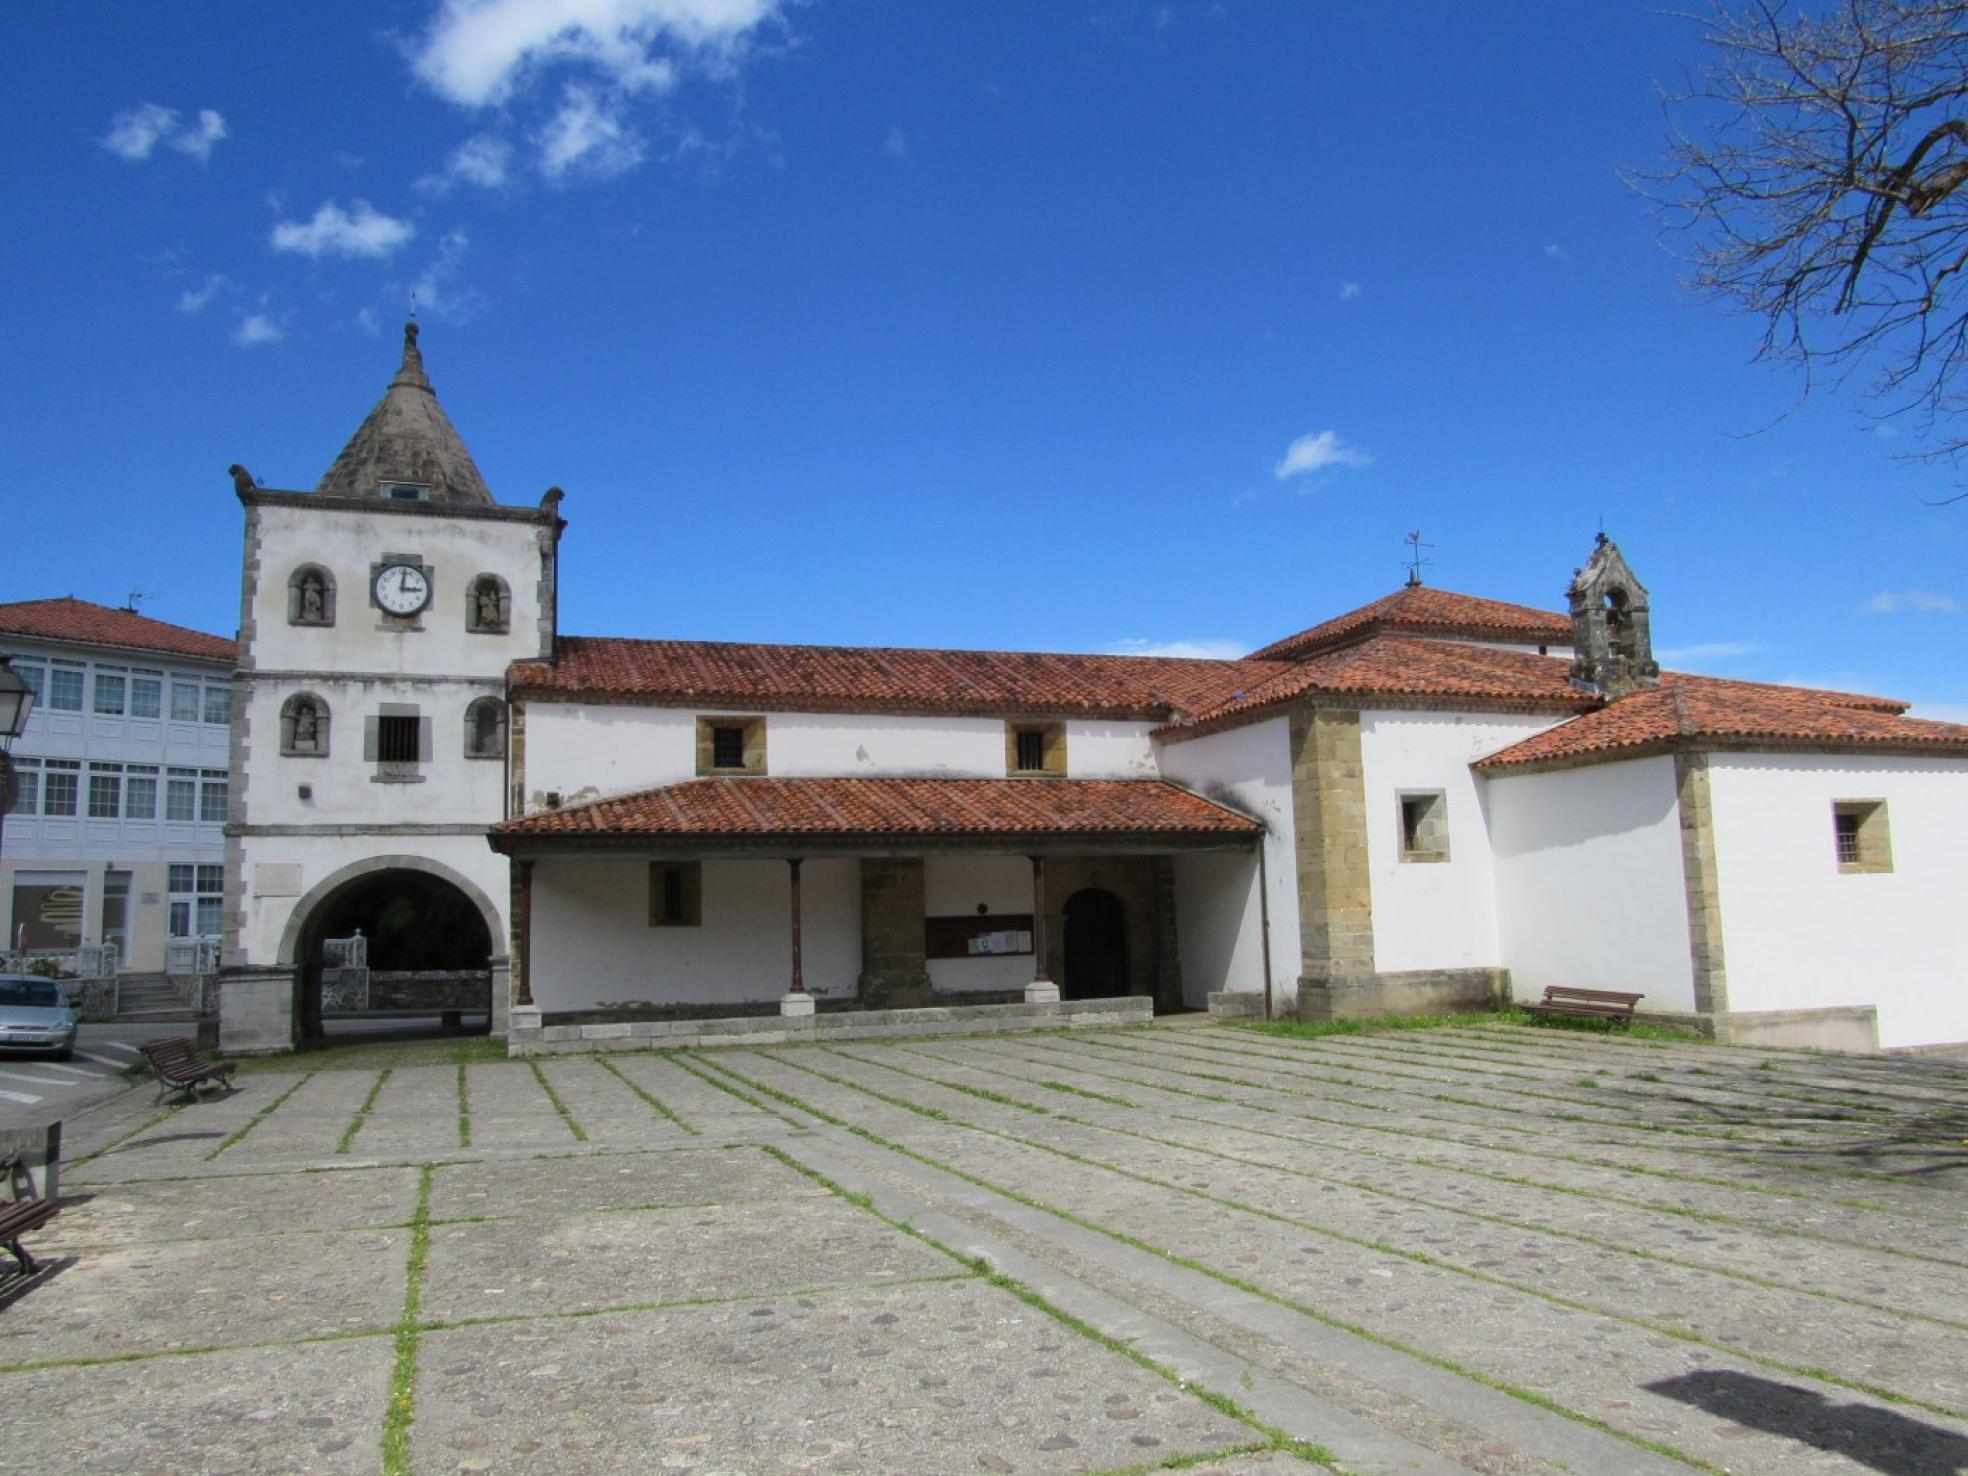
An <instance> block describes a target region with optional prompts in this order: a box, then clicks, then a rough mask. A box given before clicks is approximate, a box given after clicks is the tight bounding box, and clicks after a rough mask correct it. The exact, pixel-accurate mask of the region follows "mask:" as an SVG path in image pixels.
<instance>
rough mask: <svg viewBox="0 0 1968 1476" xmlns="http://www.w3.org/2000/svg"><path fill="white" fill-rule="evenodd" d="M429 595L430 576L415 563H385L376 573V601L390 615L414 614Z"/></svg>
mask: <svg viewBox="0 0 1968 1476" xmlns="http://www.w3.org/2000/svg"><path fill="white" fill-rule="evenodd" d="M430 597H431V589H430V577H429V576H428V575H427V574H425V573H424V571H423V570H422V569H419V568H418V567H417V566H416V565H415V564H385V565H384V566H383V569H382V572H381V573H379V574H377V575H376V603H377V604H378V605H381V606H382V607H383V609H385V610H386V611H388V612H389V613H390V614H392V615H415V614H416V613H417V612H418V611H419V610H421V609H423V608H424V606H426V605H428V604H429V603H430Z"/></svg>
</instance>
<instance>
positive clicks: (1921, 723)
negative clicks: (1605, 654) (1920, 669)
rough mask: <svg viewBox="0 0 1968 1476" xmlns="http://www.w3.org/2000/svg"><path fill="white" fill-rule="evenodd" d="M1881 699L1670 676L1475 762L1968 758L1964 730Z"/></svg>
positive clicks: (1483, 765)
mask: <svg viewBox="0 0 1968 1476" xmlns="http://www.w3.org/2000/svg"><path fill="white" fill-rule="evenodd" d="M1903 707H1904V704H1902V703H1896V702H1893V701H1890V700H1889V699H1886V698H1876V697H1875V698H1867V697H1858V696H1854V695H1853V694H1851V693H1847V692H1820V691H1817V690H1814V689H1813V688H1810V687H1775V686H1766V685H1764V684H1762V683H1760V682H1737V681H1722V680H1718V679H1716V678H1712V677H1697V676H1686V675H1681V674H1679V673H1669V674H1668V675H1666V676H1664V677H1662V679H1661V685H1660V686H1659V687H1657V688H1655V689H1653V690H1652V691H1648V692H1637V693H1635V694H1634V695H1632V696H1631V697H1627V698H1624V699H1622V700H1621V701H1618V702H1614V703H1611V704H1609V705H1607V706H1606V707H1603V708H1600V709H1599V710H1598V711H1597V712H1590V713H1587V714H1585V716H1583V717H1577V718H1573V719H1572V720H1571V721H1570V722H1568V723H1561V724H1559V725H1558V726H1557V727H1555V728H1549V729H1547V730H1546V731H1544V732H1542V733H1539V734H1537V735H1536V736H1535V737H1531V738H1526V739H1525V740H1524V741H1523V742H1522V743H1514V744H1512V745H1511V746H1510V747H1508V748H1506V749H1503V750H1501V751H1500V752H1498V753H1493V754H1491V755H1490V756H1489V757H1488V758H1485V759H1481V760H1479V761H1478V762H1477V764H1476V767H1477V768H1478V769H1482V770H1487V771H1491V772H1495V771H1502V770H1509V769H1513V768H1520V767H1522V766H1524V765H1527V764H1564V763H1589V762H1593V761H1596V760H1598V759H1600V758H1601V757H1605V758H1626V757H1633V756H1636V755H1638V754H1640V753H1644V752H1652V751H1656V750H1659V749H1663V748H1667V747H1670V746H1674V745H1677V744H1679V743H1684V742H1687V743H1692V744H1693V745H1695V746H1702V744H1703V743H1704V741H1706V742H1707V743H1717V742H1720V743H1725V744H1731V745H1737V744H1740V745H1746V746H1771V747H1780V748H1781V747H1796V746H1808V747H1818V746H1824V747H1831V748H1860V749H1865V748H1885V749H1894V750H1900V751H1909V750H1910V751H1920V752H1925V751H1930V750H1931V751H1935V752H1955V753H1962V754H1968V726H1964V725H1962V724H1959V723H1936V722H1928V721H1925V720H1924V719H1920V718H1909V717H1902V716H1901V715H1900V713H1901V710H1902V708H1903Z"/></svg>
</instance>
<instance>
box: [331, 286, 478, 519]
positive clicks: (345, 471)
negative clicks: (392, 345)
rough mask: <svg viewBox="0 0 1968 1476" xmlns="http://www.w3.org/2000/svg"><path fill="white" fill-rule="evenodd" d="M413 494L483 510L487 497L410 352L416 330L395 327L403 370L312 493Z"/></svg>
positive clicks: (417, 355) (420, 361)
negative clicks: (419, 491)
mask: <svg viewBox="0 0 1968 1476" xmlns="http://www.w3.org/2000/svg"><path fill="white" fill-rule="evenodd" d="M405 483H408V484H410V485H413V486H421V487H424V488H427V489H428V490H427V491H426V492H425V493H424V495H425V496H426V497H428V498H429V499H430V501H432V502H471V503H478V504H480V505H490V504H491V502H492V493H491V492H490V491H489V490H488V489H487V488H486V485H485V478H484V477H482V476H480V475H479V473H478V467H477V465H476V463H474V462H473V461H472V457H471V452H469V451H467V450H466V449H465V443H464V442H463V441H462V440H461V439H459V436H458V432H457V429H456V428H455V427H454V426H453V425H452V424H451V419H450V417H449V416H447V415H446V414H445V413H444V407H443V406H441V405H439V404H438V403H437V393H436V391H434V390H433V389H432V388H431V382H430V380H429V378H428V377H427V376H426V375H425V374H424V356H423V353H422V351H421V350H419V349H418V347H417V325H416V324H415V323H406V324H404V325H403V363H402V365H401V367H399V368H398V369H397V371H396V378H394V379H392V380H391V381H390V386H389V388H388V389H387V390H385V391H384V392H383V397H382V399H380V400H378V401H377V402H376V408H375V409H373V410H371V411H370V412H369V417H368V419H366V420H364V421H363V422H362V424H361V425H360V426H358V427H357V428H356V432H355V434H354V435H353V436H350V437H349V443H348V444H347V445H346V446H344V447H342V454H341V455H340V456H337V457H336V458H335V464H334V465H333V466H331V467H329V468H328V472H327V474H326V475H325V476H323V477H322V479H321V482H320V485H319V486H317V487H316V488H315V489H314V490H315V491H317V492H320V493H324V494H326V495H328V496H330V497H378V498H386V497H390V496H392V495H397V494H392V492H391V491H390V490H389V489H390V485H391V484H405Z"/></svg>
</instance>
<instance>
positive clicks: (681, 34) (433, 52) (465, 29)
mask: <svg viewBox="0 0 1968 1476" xmlns="http://www.w3.org/2000/svg"><path fill="white" fill-rule="evenodd" d="M779 6H780V0H444V8H443V10H442V11H441V12H440V13H439V15H438V17H437V19H436V20H435V21H434V22H433V23H432V25H431V28H430V30H429V32H428V33H427V34H426V35H425V36H424V37H423V39H422V40H421V41H420V42H419V43H418V45H417V47H416V48H415V54H414V55H413V56H412V58H411V65H412V66H413V67H414V69H415V70H416V73H417V75H418V76H419V77H421V78H422V79H423V80H424V82H425V83H427V84H428V85H429V86H430V87H431V88H432V90H434V91H435V92H437V93H438V94H439V95H440V96H442V97H446V98H448V99H450V100H451V101H452V102H455V103H459V104H461V105H463V106H465V107H472V108H479V107H488V106H492V105H495V104H498V103H501V102H504V101H505V100H506V99H507V98H509V97H510V96H511V95H512V94H513V93H514V92H515V91H517V90H518V89H519V88H520V87H521V86H522V85H523V84H524V83H526V82H527V81H529V80H530V79H531V78H532V77H533V76H534V75H537V74H538V73H541V72H544V71H546V70H547V69H548V68H550V67H553V66H557V65H577V66H584V67H587V68H590V69H592V70H594V71H597V72H599V73H601V74H602V76H603V77H604V78H606V80H607V81H608V82H609V83H610V84H611V85H613V86H614V87H616V88H619V89H621V90H622V91H625V92H647V91H654V92H662V91H667V90H668V89H669V88H671V87H673V86H674V85H675V84H676V77H677V62H678V59H679V58H687V59H706V60H709V61H710V62H712V63H713V64H716V63H717V62H719V61H720V59H724V58H728V56H729V53H730V52H731V51H732V50H733V49H734V48H736V47H738V46H739V45H741V44H742V43H743V42H744V40H745V39H746V37H747V36H748V35H750V34H751V33H752V32H753V31H754V30H755V29H756V28H757V27H758V26H760V25H761V24H763V23H764V22H766V21H768V20H770V19H771V18H772V17H773V16H775V15H776V14H777V13H778V10H779Z"/></svg>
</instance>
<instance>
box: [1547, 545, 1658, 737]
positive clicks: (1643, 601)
mask: <svg viewBox="0 0 1968 1476" xmlns="http://www.w3.org/2000/svg"><path fill="white" fill-rule="evenodd" d="M1566 595H1567V596H1568V598H1569V599H1570V602H1571V612H1572V652H1573V659H1572V672H1571V676H1572V680H1573V681H1574V682H1577V683H1580V684H1581V685H1584V686H1588V687H1596V688H1597V689H1598V690H1599V691H1600V692H1603V693H1604V694H1605V695H1606V698H1607V700H1609V701H1617V700H1618V699H1619V698H1621V697H1625V696H1627V695H1629V694H1630V693H1633V692H1637V691H1641V690H1643V689H1645V688H1648V687H1653V686H1658V685H1659V683H1660V663H1659V662H1657V661H1655V660H1654V639H1653V633H1652V631H1651V630H1650V629H1649V626H1648V617H1647V587H1646V586H1645V585H1643V584H1642V583H1641V582H1640V581H1639V580H1638V579H1637V578H1635V577H1634V574H1633V569H1632V567H1631V566H1630V565H1628V563H1627V562H1626V556H1625V555H1624V554H1622V553H1621V552H1620V551H1619V545H1618V544H1617V543H1614V542H1613V541H1612V540H1611V539H1610V538H1608V537H1607V536H1606V535H1605V534H1604V533H1601V534H1600V535H1599V541H1598V543H1597V544H1596V545H1595V546H1594V548H1593V550H1592V557H1591V558H1590V559H1588V560H1587V561H1586V564H1585V567H1584V568H1583V569H1574V570H1573V571H1572V584H1571V588H1570V589H1568V590H1567V591H1566Z"/></svg>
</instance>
